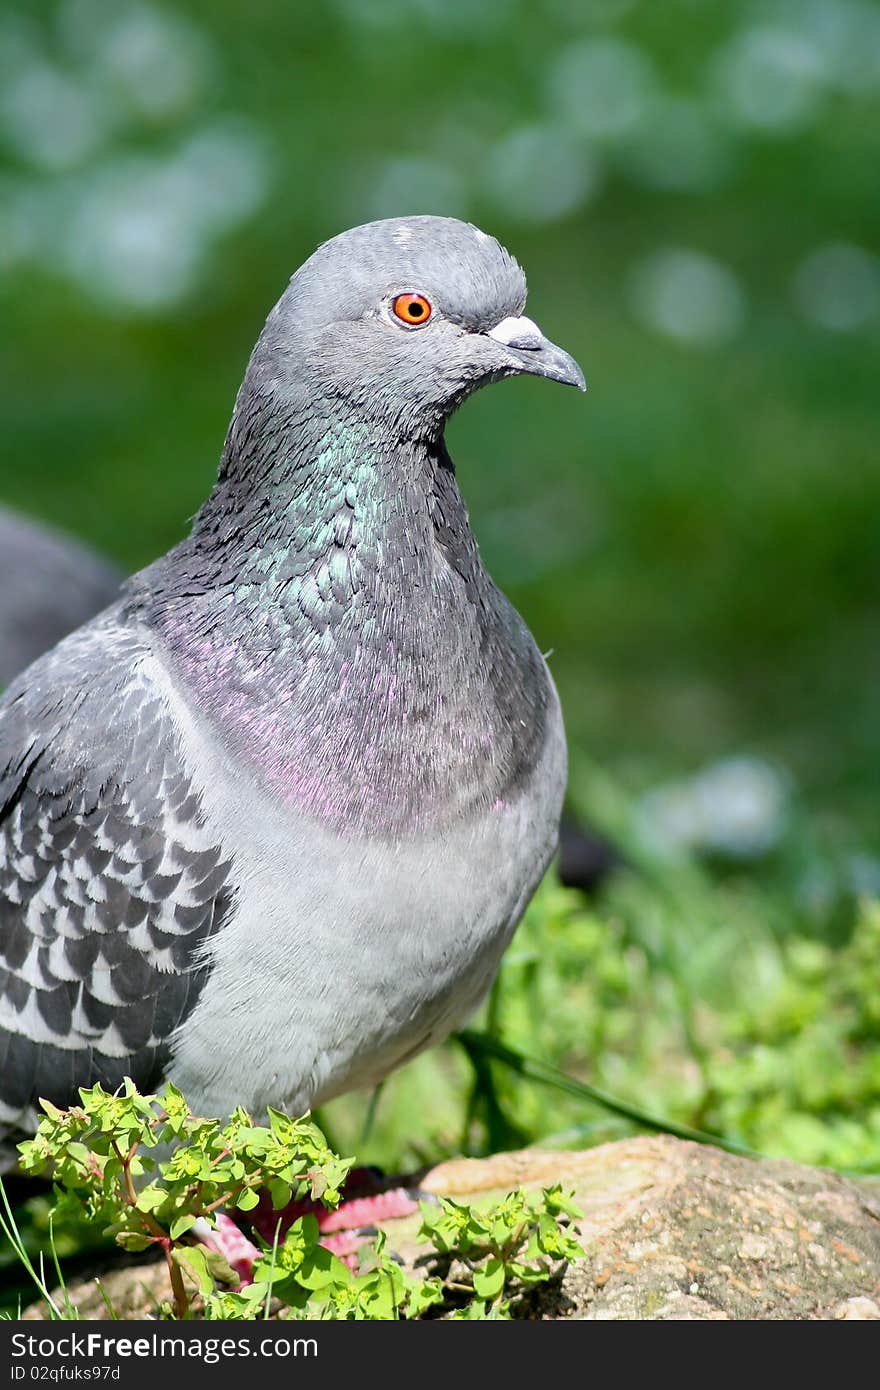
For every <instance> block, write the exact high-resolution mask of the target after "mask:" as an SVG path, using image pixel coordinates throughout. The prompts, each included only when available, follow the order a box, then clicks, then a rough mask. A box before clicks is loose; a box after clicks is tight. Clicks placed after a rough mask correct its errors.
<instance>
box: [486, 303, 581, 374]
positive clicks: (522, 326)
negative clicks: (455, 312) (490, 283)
mask: <svg viewBox="0 0 880 1390" xmlns="http://www.w3.org/2000/svg"><path fill="white" fill-rule="evenodd" d="M488 337H490V338H494V339H495V342H496V343H501V345H502V346H503V347H505V348H506V349H507V351H508V353H509V354H510V357H511V359H512V361H513V362H514V363H515V366H514V371H515V372H528V373H529V374H530V375H531V376H545V377H547V378H548V380H550V381H561V382H562V384H563V385H564V386H577V388H578V390H580V391H586V389H587V383H586V382H585V381H584V374H583V372H582V371H581V369H580V367H579V366H578V364H577V362H575V360H574V358H573V357H571V356H569V354H568V353H567V352H563V350H562V348H560V347H557V346H556V344H555V343H551V342H550V339H549V338H545V337H544V334H543V333H542V332H541V330H540V328H539V327H538V325H537V324H536V323H533V322H532V320H531V319H529V318H526V316H525V314H522V315H521V316H520V317H519V318H507V319H502V320H501V322H500V323H496V325H495V327H494V328H490V329H489V332H488Z"/></svg>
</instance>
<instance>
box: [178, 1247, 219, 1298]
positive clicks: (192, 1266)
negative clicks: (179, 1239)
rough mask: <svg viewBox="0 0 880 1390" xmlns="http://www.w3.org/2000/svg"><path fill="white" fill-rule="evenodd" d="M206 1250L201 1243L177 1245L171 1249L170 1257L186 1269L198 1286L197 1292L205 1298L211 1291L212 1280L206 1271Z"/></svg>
mask: <svg viewBox="0 0 880 1390" xmlns="http://www.w3.org/2000/svg"><path fill="white" fill-rule="evenodd" d="M205 1256H206V1252H205V1249H204V1247H203V1246H201V1245H177V1246H175V1248H174V1249H173V1250H172V1251H171V1258H172V1260H173V1261H174V1263H175V1264H176V1265H179V1266H180V1268H181V1269H185V1270H188V1271H189V1273H190V1274H192V1276H193V1277H194V1279H195V1281H196V1283H197V1284H198V1287H199V1293H201V1294H202V1295H203V1296H204V1297H206V1298H207V1296H208V1294H209V1293H212V1292H213V1289H214V1281H213V1279H212V1278H211V1275H210V1274H209V1273H208V1261H207V1259H206V1257H205Z"/></svg>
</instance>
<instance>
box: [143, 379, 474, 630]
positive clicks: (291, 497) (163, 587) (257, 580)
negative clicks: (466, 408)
mask: <svg viewBox="0 0 880 1390" xmlns="http://www.w3.org/2000/svg"><path fill="white" fill-rule="evenodd" d="M260 404H261V405H263V406H264V407H265V400H263V401H262V402H261V403H260ZM438 547H439V550H440V552H441V553H442V556H443V558H444V561H445V562H446V563H447V564H449V565H451V566H452V568H454V569H455V570H457V571H458V572H459V573H460V574H461V575H462V576H463V577H464V578H466V579H467V580H468V581H469V582H470V583H479V582H480V579H481V578H482V576H483V572H482V569H481V566H480V562H479V556H478V552H477V548H476V544H475V542H474V540H473V536H472V534H471V530H470V525H469V521H468V516H467V510H466V508H465V505H464V502H463V500H462V498H461V495H460V493H459V491H458V487H457V484H456V481H455V471H454V468H453V465H452V462H451V460H450V458H449V455H448V453H447V452H446V448H445V444H444V441H443V438H442V435H441V436H440V437H439V438H438V439H436V441H431V442H429V441H427V440H421V439H401V438H395V437H393V436H392V435H391V433H390V431H389V429H388V427H387V425H380V424H379V422H377V421H374V420H364V419H357V418H354V417H353V415H350V414H347V413H346V411H345V408H344V406H342V407H340V406H339V405H338V403H334V411H333V414H332V415H331V414H330V412H329V411H327V412H326V413H323V412H321V411H320V410H316V409H315V406H314V403H310V405H309V408H308V410H307V411H304V412H303V415H302V417H301V418H300V417H299V416H298V414H297V413H296V412H294V411H292V410H289V411H287V412H283V411H280V410H279V409H277V407H276V408H274V409H273V410H272V411H267V410H266V409H265V408H264V409H262V410H260V411H255V410H254V409H252V408H251V409H249V408H248V406H247V403H246V402H245V403H244V404H243V402H242V400H241V398H240V399H239V402H238V405H237V407H236V413H235V416H234V417H233V421H232V424H231V426H230V430H229V434H228V436H227V440H226V446H225V449H224V453H223V458H222V460H221V466H220V474H219V477H218V481H217V484H216V486H215V488H214V490H213V492H212V493H211V496H210V497H209V498H208V500H207V501H206V503H205V504H204V506H203V507H202V508H201V510H200V512H199V513H198V515H197V516H196V519H195V522H194V525H193V530H192V533H191V535H190V537H189V538H188V540H187V541H185V542H184V543H183V544H182V545H181V546H180V547H178V549H177V550H176V551H173V552H172V553H171V556H170V557H168V562H167V564H166V565H164V566H162V567H161V568H160V571H159V573H158V574H157V575H156V577H155V582H154V583H153V585H152V586H151V587H152V592H153V599H154V611H155V610H156V608H158V610H162V609H164V608H166V607H167V606H168V605H167V603H166V600H169V601H170V603H171V604H172V605H173V607H174V608H175V610H176V611H177V613H178V614H179V612H180V600H181V598H183V603H184V606H185V607H190V608H191V613H192V616H193V619H194V620H195V618H196V615H197V613H198V612H199V611H200V610H201V611H203V612H204V614H205V616H206V617H207V616H209V615H210V614H213V616H214V617H216V613H217V606H216V605H217V603H218V602H220V603H221V604H222V603H223V601H224V600H225V601H226V602H229V603H231V604H234V607H235V610H236V612H237V613H240V612H242V611H243V610H246V609H247V608H248V607H260V608H263V609H266V608H274V609H276V610H278V612H279V613H281V612H286V613H288V614H289V616H290V618H291V620H295V619H296V618H297V617H299V618H301V617H302V613H303V610H309V611H310V610H311V609H313V608H314V609H315V610H316V611H317V610H320V611H321V613H322V620H323V621H326V622H330V623H332V622H336V621H339V620H341V619H342V618H343V617H346V618H347V619H349V620H350V618H351V613H350V611H349V610H350V609H351V608H352V607H354V606H356V607H357V609H358V610H359V611H360V612H361V613H365V612H366V611H367V610H368V609H369V608H370V607H371V606H372V605H373V603H374V602H387V601H388V596H389V593H390V592H391V590H392V589H393V588H394V587H396V586H397V585H400V584H402V585H406V586H412V585H413V584H416V585H419V584H422V585H426V586H427V587H428V588H430V585H431V580H432V575H433V571H434V568H435V566H436V563H437V553H438ZM330 595H332V598H331V597H330ZM355 596H357V603H356V605H355V604H354V600H355ZM156 600H158V604H157V605H156V602H155V601H156ZM188 600H191V601H192V602H191V603H190V602H188Z"/></svg>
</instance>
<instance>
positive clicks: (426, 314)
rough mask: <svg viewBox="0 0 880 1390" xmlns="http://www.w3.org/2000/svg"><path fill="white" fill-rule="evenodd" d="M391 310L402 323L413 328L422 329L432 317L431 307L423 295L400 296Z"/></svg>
mask: <svg viewBox="0 0 880 1390" xmlns="http://www.w3.org/2000/svg"><path fill="white" fill-rule="evenodd" d="M391 308H392V310H393V311H394V314H395V316H396V317H397V318H399V319H400V322H401V323H408V324H409V325H410V327H411V328H421V326H422V324H423V323H427V322H428V319H429V318H430V317H431V306H430V304H429V303H428V301H427V299H426V298H425V296H424V295H423V294H399V295H398V296H397V298H396V299H395V300H394V302H393V304H392V305H391Z"/></svg>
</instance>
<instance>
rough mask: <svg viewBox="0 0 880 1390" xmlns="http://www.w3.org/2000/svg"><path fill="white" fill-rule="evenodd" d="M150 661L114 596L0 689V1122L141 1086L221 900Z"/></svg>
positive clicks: (195, 977)
mask: <svg viewBox="0 0 880 1390" xmlns="http://www.w3.org/2000/svg"><path fill="white" fill-rule="evenodd" d="M151 660H152V657H151V653H150V650H149V647H148V646H147V645H146V643H145V642H144V641H143V640H142V639H141V638H139V636H138V635H137V634H136V633H134V632H132V631H130V630H126V629H125V628H124V627H122V626H121V625H120V623H119V621H118V617H117V615H116V613H115V612H114V611H111V612H110V613H109V614H107V615H105V616H103V617H102V618H100V619H98V620H96V621H95V622H94V623H92V624H90V625H89V626H88V627H86V628H83V629H81V630H80V631H79V632H77V633H75V634H74V635H73V636H72V637H70V638H68V639H67V640H66V641H65V642H62V643H61V644H60V646H58V647H57V648H55V650H54V651H53V652H51V653H49V654H48V655H47V656H46V657H44V658H42V659H41V660H40V661H38V662H37V663H35V665H34V666H32V667H30V669H29V670H28V671H26V672H25V673H24V674H23V675H22V676H20V677H19V678H18V680H17V681H16V682H15V683H14V684H13V685H12V686H11V687H10V688H9V690H8V691H7V692H6V694H5V696H4V697H3V698H2V699H0V1126H2V1125H5V1126H7V1127H9V1126H14V1125H15V1124H16V1122H17V1121H21V1120H22V1118H23V1117H25V1116H27V1114H28V1112H29V1111H30V1109H31V1107H32V1105H33V1103H34V1101H35V1100H36V1099H37V1098H38V1097H40V1096H45V1097H47V1098H48V1099H50V1100H54V1101H56V1102H58V1103H69V1102H70V1101H71V1100H72V1099H75V1097H76V1088H77V1086H84V1085H90V1084H93V1083H94V1082H95V1081H101V1082H102V1083H104V1084H106V1085H109V1086H111V1087H113V1086H116V1085H117V1084H118V1083H119V1081H120V1080H121V1078H122V1076H123V1075H126V1074H128V1075H131V1076H133V1077H134V1078H135V1080H136V1081H138V1083H139V1084H140V1085H142V1086H149V1085H150V1084H152V1083H153V1082H154V1081H155V1080H156V1079H157V1076H158V1074H159V1072H160V1071H161V1068H162V1065H163V1063H164V1060H165V1056H166V1053H167V1046H168V1040H169V1038H170V1035H171V1034H172V1033H173V1031H174V1029H175V1028H176V1027H177V1026H178V1024H179V1023H180V1022H181V1020H182V1019H183V1018H184V1017H185V1016H186V1015H187V1014H188V1012H189V1011H190V1010H191V1009H192V1008H193V1007H194V1005H195V1002H196V999H197V998H198V994H199V991H200V989H201V987H202V985H203V983H204V976H205V972H206V970H207V966H206V965H204V964H202V958H201V955H200V948H201V947H202V946H203V945H204V943H205V942H206V941H207V939H208V938H209V937H210V936H211V935H212V933H213V932H214V931H215V930H216V929H217V927H218V925H219V924H220V921H221V920H222V918H223V917H224V915H225V914H226V913H227V911H228V909H229V905H230V898H231V889H230V882H229V879H230V865H229V862H228V861H226V860H224V859H223V857H222V853H221V849H220V847H219V845H218V844H217V843H216V842H215V840H214V838H213V837H212V836H211V834H210V833H209V832H208V830H207V828H206V825H205V818H204V815H203V813H202V809H201V804H200V798H199V795H198V792H197V790H196V788H195V786H194V783H193V778H192V775H191V773H190V771H189V770H188V768H187V767H186V766H185V765H184V763H183V761H182V757H181V751H180V744H179V740H178V737H177V735H176V731H175V728H174V724H173V720H172V718H171V716H170V714H169V712H168V709H167V706H166V705H165V703H164V701H163V700H162V698H161V696H160V694H159V693H158V691H157V689H156V686H155V685H154V683H153V681H152V680H151V678H150V675H149V667H150V662H151Z"/></svg>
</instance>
